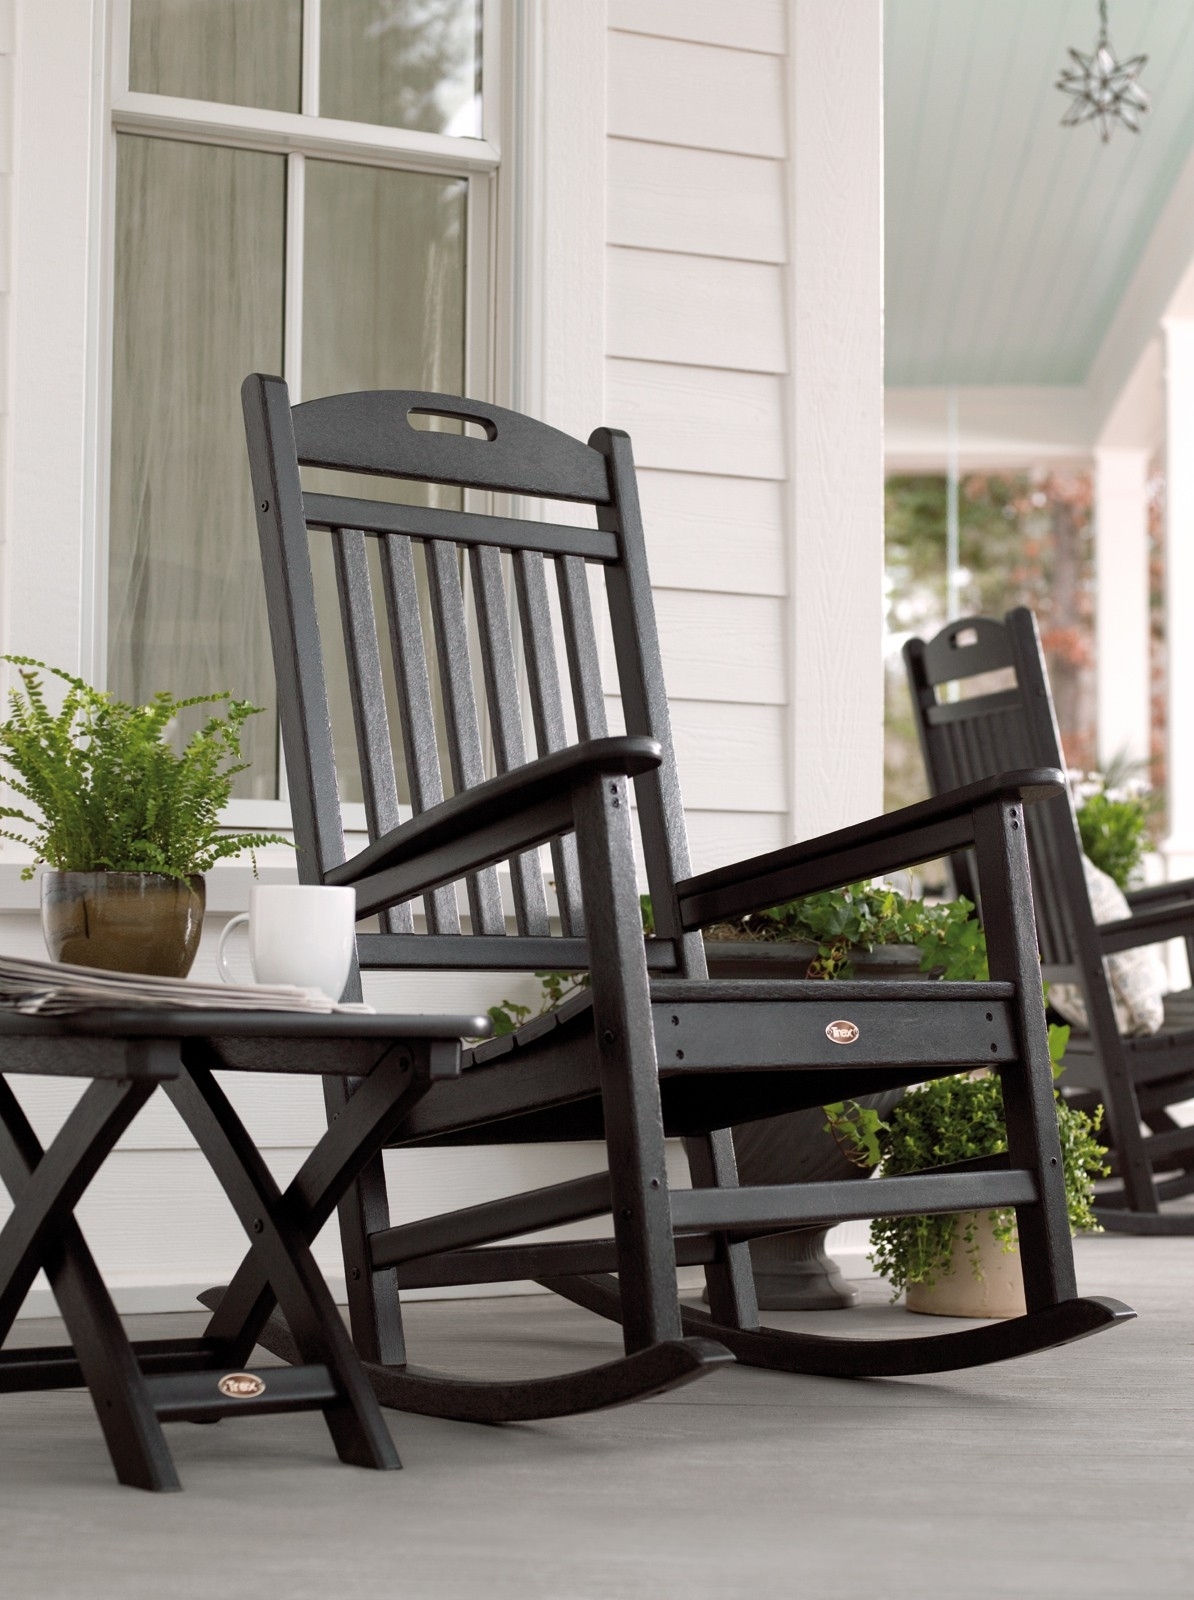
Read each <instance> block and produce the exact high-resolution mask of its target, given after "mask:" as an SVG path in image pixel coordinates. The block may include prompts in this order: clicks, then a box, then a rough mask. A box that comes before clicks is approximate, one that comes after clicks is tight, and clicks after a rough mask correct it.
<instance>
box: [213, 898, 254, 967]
mask: <svg viewBox="0 0 1194 1600" xmlns="http://www.w3.org/2000/svg"><path fill="white" fill-rule="evenodd" d="M248 920H249V913H248V912H247V911H240V912H238V913H237V914H236V916H235V917H230V918H229V919H228V921H227V922H226V923H225V924H224V931H223V932H222V933H221V934H220V942H219V944H218V945H217V946H216V966H217V968H218V969H219V973H220V977H221V978H223V980H224V982H225V983H237V982H239V979H237V978H235V977H234V976H233V975H232V973H231V972H229V970H228V961H227V958H226V957H225V955H224V946H225V945H226V944H227V942H228V935H229V934H230V933H231V932H232V930H233V928H235V927H238V926H239V925H240V924H241V923H242V922H248Z"/></svg>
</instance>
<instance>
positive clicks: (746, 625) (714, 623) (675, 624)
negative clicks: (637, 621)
mask: <svg viewBox="0 0 1194 1600" xmlns="http://www.w3.org/2000/svg"><path fill="white" fill-rule="evenodd" d="M786 615H787V607H786V605H785V603H784V601H783V600H779V599H772V598H771V597H770V596H768V595H745V594H714V593H710V592H707V591H704V592H702V591H699V590H686V589H661V590H659V591H658V592H657V593H656V595H655V616H656V620H657V622H658V625H659V648H660V653H661V655H662V657H663V675H664V681H665V682H666V683H667V684H669V685H670V696H671V699H672V700H673V701H674V700H677V699H680V698H683V699H688V700H733V701H751V702H758V703H760V704H764V705H782V704H783V703H784V701H785V699H786V698H787V693H786V684H785V679H784V628H785V621H786Z"/></svg>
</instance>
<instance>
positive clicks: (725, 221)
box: [607, 139, 787, 262]
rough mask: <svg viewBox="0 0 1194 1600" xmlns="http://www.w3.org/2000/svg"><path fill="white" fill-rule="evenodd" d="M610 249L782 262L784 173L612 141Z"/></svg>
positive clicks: (698, 153)
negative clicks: (619, 247)
mask: <svg viewBox="0 0 1194 1600" xmlns="http://www.w3.org/2000/svg"><path fill="white" fill-rule="evenodd" d="M607 177H608V182H609V203H608V212H607V216H608V225H607V230H608V237H609V242H610V244H620V245H633V246H635V247H637V248H638V249H646V250H682V251H686V252H687V253H688V254H689V255H697V256H724V257H726V258H729V259H733V260H737V261H772V262H782V261H783V260H784V258H785V255H786V249H787V238H786V233H785V227H784V190H783V165H782V163H781V162H778V161H774V160H768V159H763V158H760V157H757V156H742V155H725V154H723V153H722V152H720V151H716V150H687V149H685V148H684V147H683V146H681V145H664V144H644V143H643V142H642V141H641V140H637V139H610V141H609V166H608V171H607Z"/></svg>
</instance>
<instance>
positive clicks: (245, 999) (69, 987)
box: [0, 956, 372, 1016]
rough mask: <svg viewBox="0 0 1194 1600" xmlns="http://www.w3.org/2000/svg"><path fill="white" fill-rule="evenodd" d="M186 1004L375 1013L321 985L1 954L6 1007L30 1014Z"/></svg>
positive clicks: (1, 1005)
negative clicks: (157, 973)
mask: <svg viewBox="0 0 1194 1600" xmlns="http://www.w3.org/2000/svg"><path fill="white" fill-rule="evenodd" d="M155 1006H156V1007H163V1006H164V1007H166V1008H167V1009H170V1010H173V1009H175V1008H177V1007H186V1008H187V1009H188V1010H192V1009H198V1010H203V1011H306V1012H317V1013H323V1014H324V1015H326V1014H327V1013H329V1012H333V1011H352V1012H360V1011H371V1010H372V1007H371V1006H361V1005H336V1004H335V1003H334V1002H333V1001H331V1000H329V999H328V997H327V995H326V994H324V993H323V991H322V990H321V989H297V988H292V987H291V986H290V985H288V984H272V985H271V984H232V983H192V982H190V981H189V980H187V979H185V978H150V977H145V976H143V975H142V974H140V973H133V972H101V971H100V970H99V969H98V968H96V967H74V966H70V965H69V964H68V963H66V962H62V961H24V960H20V959H18V958H17V957H15V956H0V1009H4V1010H9V1011H21V1012H24V1013H25V1014H26V1015H29V1016H62V1015H66V1014H67V1013H68V1012H72V1011H94V1010H95V1009H97V1008H103V1009H104V1010H126V1009H128V1008H131V1007H155Z"/></svg>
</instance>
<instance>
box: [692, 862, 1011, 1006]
mask: <svg viewBox="0 0 1194 1600" xmlns="http://www.w3.org/2000/svg"><path fill="white" fill-rule="evenodd" d="M706 937H707V938H709V939H713V940H714V941H718V940H734V939H746V940H753V941H757V942H763V943H776V942H783V941H801V942H804V943H808V944H815V945H816V947H817V954H816V956H815V958H814V960H813V962H812V964H811V966H810V967H809V973H808V975H809V977H810V978H849V977H852V976H853V971H854V968H853V962H852V960H851V953H852V952H853V951H855V950H873V949H874V948H875V946H876V945H893V944H903V945H910V944H914V945H918V946H919V947H920V953H921V968H922V970H924V971H925V972H938V973H940V975H941V976H942V977H944V978H947V979H949V980H951V981H958V982H961V981H965V980H967V979H978V980H981V979H983V978H985V977H986V975H987V946H986V940H985V939H984V937H983V930H982V928H981V927H980V926H979V923H978V921H977V919H976V918H975V916H974V907H973V905H972V904H971V903H970V901H969V900H967V899H965V898H962V899H959V900H953V901H950V902H948V903H947V904H944V905H927V904H926V903H925V902H924V901H923V900H910V899H908V898H907V897H906V896H905V895H902V894H900V892H899V891H898V890H897V889H892V888H890V887H889V886H888V885H886V884H871V883H852V884H850V885H848V886H847V887H846V888H844V889H828V890H826V891H825V892H823V893H821V894H810V895H805V896H803V897H802V898H801V899H799V900H789V901H787V902H786V903H785V904H784V905H779V906H772V907H771V908H770V909H769V910H766V911H752V912H748V913H747V915H746V916H744V917H740V918H738V920H737V921H735V922H722V923H717V924H716V925H715V926H713V927H712V928H709V929H707V930H706Z"/></svg>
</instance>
